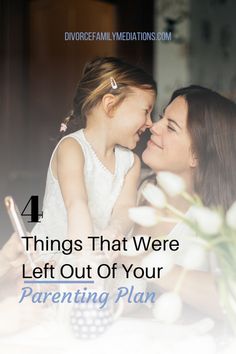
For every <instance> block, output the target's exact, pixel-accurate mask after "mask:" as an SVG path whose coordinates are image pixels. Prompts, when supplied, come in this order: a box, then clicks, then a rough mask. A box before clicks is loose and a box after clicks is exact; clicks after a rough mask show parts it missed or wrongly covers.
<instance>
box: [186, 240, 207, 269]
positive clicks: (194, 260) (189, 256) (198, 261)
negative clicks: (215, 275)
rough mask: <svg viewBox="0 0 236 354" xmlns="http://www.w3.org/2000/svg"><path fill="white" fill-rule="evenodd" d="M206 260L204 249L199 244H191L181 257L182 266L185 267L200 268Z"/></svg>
mask: <svg viewBox="0 0 236 354" xmlns="http://www.w3.org/2000/svg"><path fill="white" fill-rule="evenodd" d="M205 261H206V249H205V248H204V247H203V246H202V245H199V244H195V245H191V248H189V249H188V250H187V252H186V253H185V255H184V259H183V263H182V265H183V267H184V268H186V269H201V268H202V267H203V265H204V263H205Z"/></svg>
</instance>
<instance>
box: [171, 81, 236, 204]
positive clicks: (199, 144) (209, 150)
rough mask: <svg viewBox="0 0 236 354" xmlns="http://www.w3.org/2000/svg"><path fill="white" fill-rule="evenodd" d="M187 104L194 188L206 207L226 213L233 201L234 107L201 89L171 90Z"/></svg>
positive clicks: (235, 194) (235, 163)
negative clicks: (194, 161) (194, 156)
mask: <svg viewBox="0 0 236 354" xmlns="http://www.w3.org/2000/svg"><path fill="white" fill-rule="evenodd" d="M178 96H182V97H184V99H185V100H186V102H187V105H188V118H187V129H188V132H189V134H190V137H191V141H192V151H193V152H194V153H195V154H196V157H197V159H198V166H197V167H196V168H195V170H194V189H195V192H196V193H197V194H198V195H199V196H200V197H201V198H202V201H203V203H204V204H205V205H206V206H216V207H218V206H221V207H223V209H224V210H225V211H226V210H227V209H228V208H229V207H230V206H231V204H232V203H233V202H234V201H235V200H236V177H235V173H236V104H235V103H234V102H232V101H230V100H229V99H227V98H225V97H223V96H221V95H219V94H218V93H216V92H214V91H211V90H209V89H207V88H204V87H201V86H189V87H185V88H181V89H178V90H176V91H174V93H173V94H172V97H171V99H170V102H169V103H171V102H172V101H173V100H174V99H175V98H176V97H178Z"/></svg>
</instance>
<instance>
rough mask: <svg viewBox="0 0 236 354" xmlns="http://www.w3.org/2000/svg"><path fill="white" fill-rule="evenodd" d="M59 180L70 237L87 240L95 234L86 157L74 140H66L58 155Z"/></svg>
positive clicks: (62, 143) (60, 145)
mask: <svg viewBox="0 0 236 354" xmlns="http://www.w3.org/2000/svg"><path fill="white" fill-rule="evenodd" d="M56 162H57V164H56V166H57V168H56V170H57V178H58V182H59V185H60V188H61V192H62V196H63V200H64V203H65V207H66V210H67V222H68V236H69V237H70V238H78V237H79V238H81V239H83V240H86V239H87V237H88V236H89V235H92V234H93V229H92V223H91V217H90V214H89V210H88V198H87V192H86V188H85V182H84V155H83V152H82V149H81V147H80V144H79V143H78V142H77V141H76V140H75V139H73V138H67V139H64V140H63V141H62V142H61V143H60V144H59V146H58V149H57V155H56Z"/></svg>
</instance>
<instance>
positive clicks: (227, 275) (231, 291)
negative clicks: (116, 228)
mask: <svg viewBox="0 0 236 354" xmlns="http://www.w3.org/2000/svg"><path fill="white" fill-rule="evenodd" d="M156 178H157V185H158V186H155V185H153V184H151V183H148V184H147V185H146V186H145V187H144V189H143V191H142V194H143V196H144V197H145V199H146V200H147V201H148V202H149V204H151V206H141V207H137V208H131V209H130V210H129V214H130V218H131V219H132V220H133V221H135V222H136V223H137V224H140V225H142V226H144V227H150V226H154V225H156V224H157V223H159V222H163V221H164V222H165V221H166V222H175V223H183V224H185V225H186V227H187V228H188V229H189V230H190V231H191V232H190V233H189V234H188V235H190V236H189V237H190V238H192V241H193V244H192V246H191V247H190V248H189V250H188V251H187V252H186V253H185V259H184V260H183V270H182V274H181V276H180V279H179V280H178V282H177V284H176V287H175V290H174V291H173V292H168V293H164V294H163V295H161V296H160V297H159V298H158V300H157V302H156V304H155V307H154V315H155V316H156V318H157V319H159V320H161V321H164V322H168V323H171V322H174V321H175V320H177V318H178V317H179V316H180V313H181V308H182V302H181V299H180V297H179V295H178V291H179V289H180V287H181V284H182V281H183V279H184V276H185V274H186V272H187V271H188V270H190V269H196V267H197V266H198V265H199V263H201V262H202V260H203V258H204V254H205V255H206V252H209V253H208V255H209V257H208V258H209V259H210V260H211V262H210V263H211V264H213V260H214V269H212V273H213V274H214V275H215V279H216V284H217V287H218V291H219V298H220V303H221V306H222V309H223V311H224V312H225V314H226V315H227V317H228V319H229V321H230V324H231V325H232V328H233V330H234V332H235V333H236V271H235V268H236V202H235V203H234V204H233V205H232V206H231V208H230V209H229V210H228V211H227V213H224V212H223V211H222V210H220V209H210V208H207V207H205V206H204V205H203V204H202V202H201V200H200V198H199V197H198V196H196V195H194V196H192V195H190V194H188V193H187V192H186V187H185V183H184V181H183V180H182V179H181V178H180V177H179V176H177V175H174V174H172V173H169V172H160V173H158V174H157V177H156ZM177 195H181V196H182V197H183V198H185V199H186V200H187V201H188V202H189V203H190V209H189V210H190V211H191V212H188V213H186V214H184V213H182V212H181V211H180V210H178V209H177V208H175V207H173V206H172V205H170V204H169V203H168V197H175V196H177ZM163 208H165V210H169V211H170V212H171V213H168V215H171V217H169V216H168V217H163V216H160V214H161V213H160V210H159V209H163ZM162 214H163V213H162ZM154 253H155V252H153V253H151V254H149V255H147V256H146V257H145V258H144V259H143V262H144V263H146V264H148V263H152V264H154V263H158V265H159V263H160V262H162V263H165V265H166V269H167V271H170V270H171V268H172V267H171V265H173V262H172V264H171V260H170V259H169V255H167V254H165V255H164V256H163V255H161V254H160V255H159V254H158V255H157V254H156V253H155V254H154ZM212 268H213V267H212Z"/></svg>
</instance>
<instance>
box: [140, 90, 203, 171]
mask: <svg viewBox="0 0 236 354" xmlns="http://www.w3.org/2000/svg"><path fill="white" fill-rule="evenodd" d="M187 116H188V106H187V102H186V101H185V99H184V98H183V97H182V96H179V97H177V98H175V100H174V101H172V102H171V103H170V104H169V106H167V107H166V109H165V112H164V115H163V116H162V117H161V119H160V120H159V121H158V122H156V123H155V124H153V126H152V128H151V137H150V140H149V141H148V144H147V147H146V149H145V150H144V152H143V155H142V159H143V161H144V162H145V163H146V164H147V165H148V166H149V167H151V168H152V169H153V170H154V171H155V172H159V171H170V172H173V173H176V174H179V175H182V176H185V175H186V173H187V174H188V173H189V172H190V171H191V169H192V168H193V167H195V166H196V159H195V158H194V155H193V153H192V151H191V139H190V135H189V133H188V131H187Z"/></svg>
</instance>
